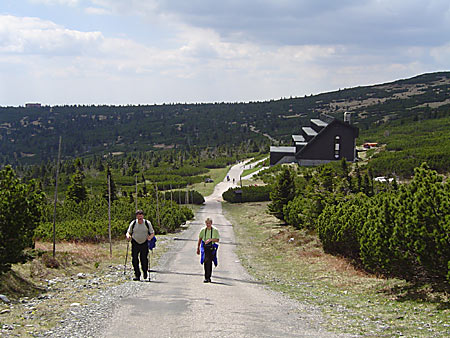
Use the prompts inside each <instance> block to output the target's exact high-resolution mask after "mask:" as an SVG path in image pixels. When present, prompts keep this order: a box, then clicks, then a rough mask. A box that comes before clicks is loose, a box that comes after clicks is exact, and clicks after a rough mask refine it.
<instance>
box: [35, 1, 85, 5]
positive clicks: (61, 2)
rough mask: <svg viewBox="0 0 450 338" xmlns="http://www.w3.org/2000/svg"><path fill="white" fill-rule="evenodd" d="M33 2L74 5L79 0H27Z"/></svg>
mask: <svg viewBox="0 0 450 338" xmlns="http://www.w3.org/2000/svg"><path fill="white" fill-rule="evenodd" d="M28 1H30V2H31V3H35V4H44V5H66V6H76V5H78V4H79V2H80V0H28Z"/></svg>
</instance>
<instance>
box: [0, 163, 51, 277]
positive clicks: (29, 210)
mask: <svg viewBox="0 0 450 338" xmlns="http://www.w3.org/2000/svg"><path fill="white" fill-rule="evenodd" d="M44 205H45V203H44V194H43V193H41V192H40V191H39V190H38V189H37V187H36V184H35V183H34V181H30V182H28V183H25V182H22V181H21V180H20V179H19V178H18V177H17V176H16V174H15V172H14V171H13V170H12V168H11V167H10V166H7V167H5V168H4V169H2V170H0V273H1V272H4V271H7V270H8V269H9V268H10V266H11V264H13V263H17V262H20V261H22V260H23V258H24V256H23V249H25V248H28V247H32V246H33V231H34V229H35V227H36V226H37V225H38V223H39V221H40V220H41V215H42V212H43V208H44Z"/></svg>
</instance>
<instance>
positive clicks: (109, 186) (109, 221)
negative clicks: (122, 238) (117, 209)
mask: <svg viewBox="0 0 450 338" xmlns="http://www.w3.org/2000/svg"><path fill="white" fill-rule="evenodd" d="M108 236H109V258H112V241H111V174H109V175H108Z"/></svg>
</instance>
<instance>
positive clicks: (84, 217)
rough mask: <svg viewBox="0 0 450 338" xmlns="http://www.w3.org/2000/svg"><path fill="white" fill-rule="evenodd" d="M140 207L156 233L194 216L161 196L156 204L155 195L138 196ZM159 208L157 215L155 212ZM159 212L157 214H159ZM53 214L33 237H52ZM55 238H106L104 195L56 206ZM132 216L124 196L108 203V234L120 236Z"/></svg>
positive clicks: (48, 216) (132, 205) (133, 209)
mask: <svg viewBox="0 0 450 338" xmlns="http://www.w3.org/2000/svg"><path fill="white" fill-rule="evenodd" d="M138 207H139V208H141V209H142V210H144V215H145V216H144V217H145V218H146V219H148V220H150V221H151V222H152V225H153V228H154V230H155V232H156V233H157V234H162V233H167V232H171V231H174V230H176V229H177V228H179V227H180V225H181V224H183V223H184V222H186V220H188V219H191V218H192V217H193V213H192V211H191V210H190V209H188V208H185V207H179V206H178V205H177V204H176V203H170V201H165V200H164V199H162V198H160V201H159V205H158V207H157V202H156V200H155V198H152V197H145V198H141V199H140V200H139V206H138ZM158 211H159V215H158ZM158 216H159V217H158ZM51 219H52V217H51V216H50V215H49V214H48V215H47V221H45V222H42V223H41V224H39V226H38V227H37V228H36V230H35V238H36V239H42V240H51V239H52V238H53V222H52V220H51ZM56 219H57V222H56V239H57V240H66V241H101V240H105V239H108V236H109V233H108V231H109V230H108V226H109V220H108V204H107V203H106V201H105V200H104V199H103V198H95V197H91V198H89V199H87V200H85V201H83V202H80V203H75V202H73V201H71V200H66V201H64V203H59V204H58V206H57V217H56ZM133 219H135V205H134V203H130V201H129V200H128V199H126V198H119V199H117V200H115V201H114V202H113V203H112V205H111V236H112V237H113V238H120V237H121V236H123V235H124V234H125V232H126V230H127V229H128V226H129V224H130V222H131V221H132V220H133Z"/></svg>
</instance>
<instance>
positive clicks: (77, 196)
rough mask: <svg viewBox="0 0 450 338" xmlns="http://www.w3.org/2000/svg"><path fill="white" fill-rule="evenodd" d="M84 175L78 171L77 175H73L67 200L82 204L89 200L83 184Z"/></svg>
mask: <svg viewBox="0 0 450 338" xmlns="http://www.w3.org/2000/svg"><path fill="white" fill-rule="evenodd" d="M83 180H84V174H83V173H82V172H81V171H80V170H79V169H77V171H76V172H75V174H73V175H72V179H71V184H70V185H69V187H68V188H67V192H66V198H67V199H69V200H72V201H74V202H75V203H80V202H82V201H84V200H86V198H87V191H86V187H85V186H84V184H83Z"/></svg>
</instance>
